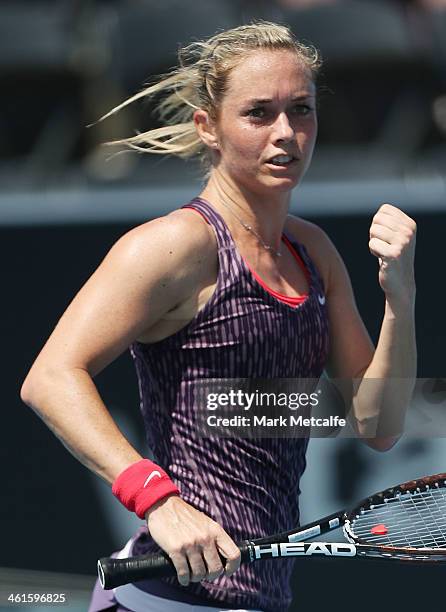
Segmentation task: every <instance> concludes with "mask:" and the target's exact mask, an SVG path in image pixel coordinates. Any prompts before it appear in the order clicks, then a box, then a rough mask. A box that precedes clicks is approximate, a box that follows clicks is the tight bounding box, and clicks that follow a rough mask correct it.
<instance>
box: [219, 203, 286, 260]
mask: <svg viewBox="0 0 446 612" xmlns="http://www.w3.org/2000/svg"><path fill="white" fill-rule="evenodd" d="M220 203H221V204H223V206H225V207H226V208H227V209H228V210H229V212H231V213H232V214H233V215H234V217H235V218H236V219H237V220H238V221H239V222H240V223H241V224H242V225H243V227H244V228H245V230H246V231H247V232H251V234H254V236H255V237H256V238H257V240H258V241H259V242H260V244H261V245H262V246H263V248H264V249H266V250H267V251H270V252H271V253H274V255H276V256H277V257H282V253H281V252H280V251H276V249H275V248H274V247H272V246H271V245H270V244H266V242H265V241H264V240H263V238H262V236H260V234H258V233H257V232H256V231H255V229H253V228H252V227H251V225H248V224H247V223H245V221H243V219H240V217H239V216H238V215H237V214H236V213H235V212H234V211H233V210H232V208H231V207H230V206H229V204H226V203H225V202H223V200H222V199H220Z"/></svg>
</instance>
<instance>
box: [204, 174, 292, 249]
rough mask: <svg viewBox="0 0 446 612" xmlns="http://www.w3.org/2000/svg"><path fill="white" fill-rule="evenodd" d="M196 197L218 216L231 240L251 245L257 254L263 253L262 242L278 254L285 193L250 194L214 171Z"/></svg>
mask: <svg viewBox="0 0 446 612" xmlns="http://www.w3.org/2000/svg"><path fill="white" fill-rule="evenodd" d="M200 195H201V197H203V198H204V199H206V200H209V202H211V204H212V205H213V206H214V207H215V208H216V209H217V211H218V212H219V213H220V214H221V216H222V217H223V219H224V220H225V222H226V224H227V225H228V227H229V229H230V231H231V234H232V236H233V238H235V239H237V238H241V239H242V240H243V242H244V243H245V244H246V242H249V243H251V247H252V248H254V249H255V250H258V251H264V250H265V247H264V245H262V241H263V242H264V243H265V244H266V245H268V246H269V247H271V249H272V251H275V252H277V251H278V252H280V251H281V237H282V232H283V228H284V226H285V221H286V217H287V214H288V208H289V202H290V193H289V192H287V193H279V194H277V193H273V194H271V193H268V194H265V193H263V194H262V193H255V194H254V193H250V192H248V191H246V190H245V189H243V188H242V187H240V186H238V185H236V184H234V182H233V181H231V180H229V179H228V178H227V177H225V176H223V175H222V174H221V173H218V172H217V171H215V169H214V170H213V171H212V174H211V177H210V179H209V181H208V183H207V185H206V187H205V188H204V190H203V191H202V192H201V194H200ZM242 222H243V223H242ZM244 224H247V225H249V226H250V227H251V228H252V230H253V232H247V231H246V229H245V228H244V227H243V225H244ZM256 234H257V235H258V236H259V237H260V238H258V237H257V236H256ZM273 254H274V253H273Z"/></svg>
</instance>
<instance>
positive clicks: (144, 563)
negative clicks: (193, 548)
mask: <svg viewBox="0 0 446 612" xmlns="http://www.w3.org/2000/svg"><path fill="white" fill-rule="evenodd" d="M238 547H239V549H240V552H241V562H242V563H246V562H247V561H250V560H251V556H250V553H249V543H248V542H243V543H242V544H239V545H238ZM220 559H221V560H222V563H223V565H225V564H226V559H225V557H223V556H222V555H220ZM176 574H177V571H176V569H175V566H174V564H173V563H172V561H171V559H170V558H169V556H168V555H167V553H161V554H155V555H140V556H138V557H128V558H127V559H116V558H115V557H103V558H102V559H99V561H98V576H99V582H100V583H101V586H102V588H103V589H105V590H109V589H114V588H116V587H118V586H121V585H123V584H128V583H129V582H137V581H138V580H149V579H151V578H164V577H166V576H176Z"/></svg>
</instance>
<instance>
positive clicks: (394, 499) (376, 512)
mask: <svg viewBox="0 0 446 612" xmlns="http://www.w3.org/2000/svg"><path fill="white" fill-rule="evenodd" d="M343 529H344V534H345V536H346V538H347V539H348V540H349V542H351V543H353V544H359V545H361V547H360V548H361V549H362V553H363V554H365V555H368V556H387V557H394V558H398V559H400V560H407V561H410V560H413V561H415V560H416V561H421V560H426V561H432V562H435V561H437V562H438V561H444V560H446V473H441V474H435V475H433V476H427V477H424V478H419V479H417V480H410V481H408V482H405V483H402V484H400V485H397V486H395V487H391V488H389V489H385V490H384V491H381V492H379V493H375V494H374V495H372V496H370V497H367V498H365V499H363V500H362V501H361V502H360V503H359V504H358V505H357V506H355V507H354V508H353V509H352V510H350V511H348V512H346V514H345V522H344V526H343Z"/></svg>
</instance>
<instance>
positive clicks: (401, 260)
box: [327, 204, 417, 450]
mask: <svg viewBox="0 0 446 612" xmlns="http://www.w3.org/2000/svg"><path fill="white" fill-rule="evenodd" d="M415 234H416V224H415V222H414V221H413V220H412V219H411V218H410V217H408V216H407V215H406V214H405V213H403V212H402V211H401V210H399V209H398V208H396V207H395V206H391V205H390V204H384V205H382V206H381V207H380V209H379V210H378V212H377V213H376V214H375V216H374V217H373V221H372V225H371V227H370V240H369V248H370V251H371V253H372V254H373V255H375V256H376V257H377V258H378V261H379V273H378V280H379V284H380V286H381V288H382V290H383V291H384V295H385V309H384V318H383V321H382V325H381V331H380V335H379V340H378V344H377V347H376V350H375V351H373V349H371V348H369V349H367V345H368V346H369V347H370V345H371V342H370V339H369V338H368V335H367V334H366V332H365V330H363V324H362V321H361V320H360V317H359V314H358V312H357V309H356V306H355V304H354V297H353V292H352V289H351V285H350V281H349V278H348V274H347V272H346V270H345V267H344V265H343V263H342V262H341V261H340V258H339V256H338V258H337V260H336V259H335V261H334V265H333V267H332V275H331V277H330V286H329V290H328V291H329V293H328V295H327V303H328V308H329V318H330V327H331V351H330V357H329V363H328V368H327V370H328V372H329V374H330V375H331V376H334V377H338V378H352V379H356V384H355V385H354V387H355V388H354V399H353V406H352V408H353V411H352V417H353V424H354V426H355V427H356V429H357V431H358V433H359V435H360V436H361V437H363V438H364V439H365V441H366V443H367V444H368V445H369V446H371V447H372V448H374V449H376V450H388V449H389V448H391V447H392V446H393V445H394V444H395V443H396V441H397V440H398V438H399V436H400V435H401V433H402V430H403V425H404V416H405V412H406V409H407V406H408V405H409V402H410V399H411V397H412V393H413V388H414V379H415V377H416V368H417V354H416V342H415V317H414V305H415V278H414V254H415ZM333 248H334V247H333ZM365 335H367V339H366V337H365ZM368 351H370V352H369V356H367V352H368ZM353 364H355V365H353ZM358 366H359V369H358Z"/></svg>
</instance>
